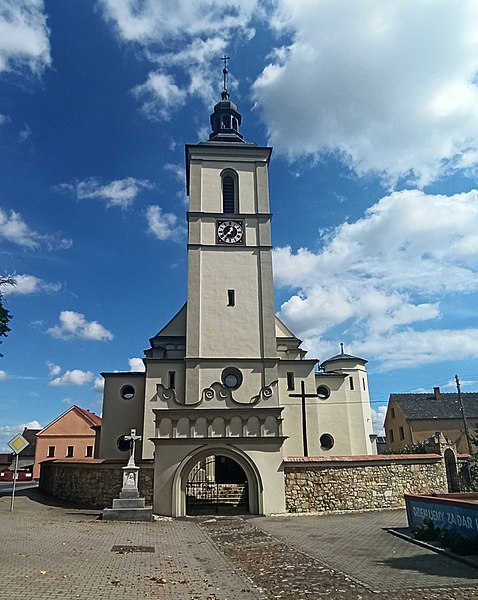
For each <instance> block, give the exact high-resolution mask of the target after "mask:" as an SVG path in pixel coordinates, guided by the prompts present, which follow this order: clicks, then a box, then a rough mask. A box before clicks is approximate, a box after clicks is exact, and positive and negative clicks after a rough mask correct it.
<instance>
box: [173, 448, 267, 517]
mask: <svg viewBox="0 0 478 600" xmlns="http://www.w3.org/2000/svg"><path fill="white" fill-rule="evenodd" d="M172 500H173V507H174V508H173V510H174V511H175V516H185V515H198V514H218V515H227V514H229V515H230V514H262V512H261V511H262V482H261V477H260V474H259V471H258V469H257V467H256V465H255V464H254V462H253V461H252V460H251V459H250V457H249V456H248V455H247V454H245V453H244V452H243V451H241V450H239V449H231V448H224V447H222V448H221V447H216V448H211V447H209V449H205V448H203V449H202V450H200V451H196V452H193V453H191V454H189V455H188V456H187V457H186V458H185V459H184V460H183V461H182V463H181V465H180V466H179V468H178V469H177V471H176V475H175V478H174V482H173V498H172Z"/></svg>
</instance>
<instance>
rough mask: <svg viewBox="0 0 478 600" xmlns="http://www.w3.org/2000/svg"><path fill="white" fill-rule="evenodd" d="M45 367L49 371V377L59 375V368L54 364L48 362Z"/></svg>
mask: <svg viewBox="0 0 478 600" xmlns="http://www.w3.org/2000/svg"><path fill="white" fill-rule="evenodd" d="M46 366H47V367H48V370H49V371H50V377H55V375H59V374H60V373H61V367H60V366H59V365H55V363H52V362H51V361H49V360H47V361H46Z"/></svg>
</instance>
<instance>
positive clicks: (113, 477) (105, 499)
mask: <svg viewBox="0 0 478 600" xmlns="http://www.w3.org/2000/svg"><path fill="white" fill-rule="evenodd" d="M124 466H125V463H124V461H112V460H102V459H87V460H82V461H76V460H75V461H69V460H68V461H67V460H65V461H61V460H51V461H45V462H42V463H41V471H40V490H41V491H42V492H44V493H45V494H48V495H49V496H53V497H54V498H58V499H60V500H66V501H67V502H73V503H74V504H77V505H79V506H91V507H94V508H106V507H111V504H112V502H113V498H118V497H119V493H120V491H121V486H122V481H123V472H122V467H124ZM138 466H139V467H141V468H140V471H139V483H138V486H139V494H140V496H144V497H145V498H146V504H147V505H149V506H150V505H151V504H152V503H153V472H154V465H153V461H148V462H142V463H141V462H140V463H138Z"/></svg>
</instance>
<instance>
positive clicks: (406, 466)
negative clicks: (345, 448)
mask: <svg viewBox="0 0 478 600" xmlns="http://www.w3.org/2000/svg"><path fill="white" fill-rule="evenodd" d="M284 466H285V494H286V509H287V512H292V513H303V512H322V511H332V510H336V511H341V510H364V509H379V508H399V507H404V506H405V502H404V498H403V495H404V494H410V493H426V494H430V493H433V492H436V493H442V492H446V491H447V489H448V488H447V481H446V472H445V467H444V464H443V460H442V457H441V456H439V455H431V454H423V455H416V454H415V455H389V456H387V455H383V456H382V455H379V456H369V457H337V458H332V459H329V458H323V457H317V458H302V457H298V458H289V459H286V460H285V461H284Z"/></svg>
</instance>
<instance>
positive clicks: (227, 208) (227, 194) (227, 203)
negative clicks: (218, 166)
mask: <svg viewBox="0 0 478 600" xmlns="http://www.w3.org/2000/svg"><path fill="white" fill-rule="evenodd" d="M235 207H236V203H235V201H234V179H233V178H232V177H231V176H230V175H226V176H225V177H223V179H222V210H223V212H224V213H234V212H236V211H235Z"/></svg>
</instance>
